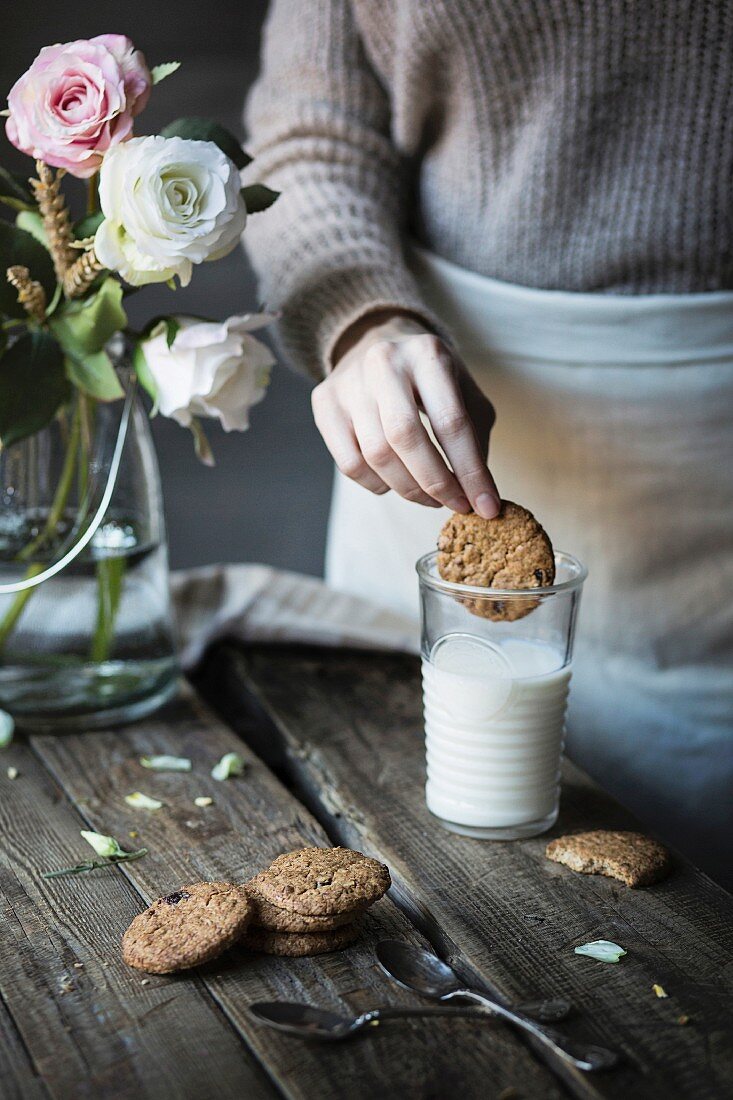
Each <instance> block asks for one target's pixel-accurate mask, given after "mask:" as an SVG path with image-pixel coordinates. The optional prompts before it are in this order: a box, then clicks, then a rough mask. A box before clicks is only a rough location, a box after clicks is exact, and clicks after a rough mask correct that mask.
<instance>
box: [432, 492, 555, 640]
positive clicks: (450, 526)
mask: <svg viewBox="0 0 733 1100" xmlns="http://www.w3.org/2000/svg"><path fill="white" fill-rule="evenodd" d="M438 551H439V553H438V572H439V573H440V576H441V577H442V578H443V580H446V581H451V582H452V583H454V584H471V585H475V586H477V587H479V588H505V589H520V588H522V589H526V588H544V587H546V586H548V585H551V584H552V583H553V582H554V580H555V556H554V553H553V550H552V543H551V542H550V539H549V538H548V536H547V534H546V533H545V531H544V530H543V529H542V527H541V526H540V524H539V523H538V522H537V520H536V519H535V518H534V516H533V515H532V513H531V512H528V511H527V509H526V508H522V507H520V505H518V504H514V503H513V502H512V501H511V500H504V501H502V505H501V512H500V513H499V515H498V516H496V517H495V518H494V519H482V518H481V516H477V515H476V514H475V513H471V514H470V515H467V516H464V515H461V514H460V513H459V512H456V513H455V514H454V515H452V516H451V517H450V518H449V519H448V520H446V522H445V524H444V525H443V529H442V531H441V532H440V537H439V539H438ZM461 602H462V603H464V604H465V605H466V607H468V609H469V611H471V612H472V613H473V614H474V615H480V616H481V617H482V618H485V619H493V620H494V621H508V622H511V621H513V620H515V619H521V618H523V617H524V616H525V615H528V614H529V612H530V611H531V610H532V609H533V608H534V607H536V606H537V601H536V600H512V599H508V600H507V599H505V600H502V599H479V598H477V599H470V598H468V599H462V601H461Z"/></svg>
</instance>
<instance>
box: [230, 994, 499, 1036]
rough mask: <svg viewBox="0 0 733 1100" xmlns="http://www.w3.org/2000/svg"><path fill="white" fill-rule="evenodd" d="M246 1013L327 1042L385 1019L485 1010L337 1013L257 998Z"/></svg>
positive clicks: (386, 1009)
mask: <svg viewBox="0 0 733 1100" xmlns="http://www.w3.org/2000/svg"><path fill="white" fill-rule="evenodd" d="M249 1013H250V1015H251V1016H254V1018H255V1019H256V1020H258V1021H259V1022H260V1023H263V1024H268V1025H269V1026H270V1027H274V1028H277V1030H278V1031H284V1032H286V1034H288V1035H296V1036H297V1037H298V1038H299V1039H326V1040H329V1041H331V1042H333V1041H335V1040H339V1039H348V1038H349V1037H350V1036H351V1035H355V1034H356V1032H358V1031H361V1030H362V1028H366V1027H377V1026H378V1025H379V1024H381V1023H383V1022H384V1021H385V1020H397V1019H405V1018H407V1017H411V1016H473V1018H474V1019H480V1018H481V1017H483V1018H484V1019H486V1018H487V1017H488V1013H487V1012H485V1011H484V1010H483V1009H481V1008H475V1007H469V1006H468V1005H466V1006H465V1007H460V1006H459V1005H445V1006H440V1005H431V1006H429V1007H428V1006H426V1005H417V1006H413V1007H411V1008H402V1007H399V1006H391V1005H385V1006H384V1007H383V1008H372V1009H370V1010H369V1011H368V1012H362V1013H361V1014H360V1015H359V1016H341V1015H340V1014H339V1013H338V1012H330V1011H329V1010H328V1009H325V1008H316V1007H315V1006H314V1005H306V1004H298V1003H297V1002H296V1001H258V1002H257V1003H256V1004H252V1005H250V1006H249Z"/></svg>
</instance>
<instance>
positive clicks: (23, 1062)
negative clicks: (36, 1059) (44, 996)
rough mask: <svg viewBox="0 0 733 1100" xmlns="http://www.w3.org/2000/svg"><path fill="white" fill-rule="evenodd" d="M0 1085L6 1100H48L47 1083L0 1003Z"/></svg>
mask: <svg viewBox="0 0 733 1100" xmlns="http://www.w3.org/2000/svg"><path fill="white" fill-rule="evenodd" d="M0 1082H1V1083H2V1084H1V1088H2V1093H1V1095H2V1097H3V1100H45V1098H46V1097H48V1092H47V1091H46V1089H45V1087H44V1085H43V1082H42V1081H41V1079H40V1077H38V1075H37V1074H36V1071H35V1067H34V1065H33V1062H32V1060H31V1058H30V1056H29V1054H28V1052H27V1050H26V1049H25V1047H24V1046H23V1041H22V1039H21V1037H20V1035H19V1034H18V1031H17V1029H16V1027H15V1024H14V1023H13V1019H12V1017H11V1015H10V1013H9V1012H8V1010H7V1008H6V1007H5V1005H4V1004H2V1003H0Z"/></svg>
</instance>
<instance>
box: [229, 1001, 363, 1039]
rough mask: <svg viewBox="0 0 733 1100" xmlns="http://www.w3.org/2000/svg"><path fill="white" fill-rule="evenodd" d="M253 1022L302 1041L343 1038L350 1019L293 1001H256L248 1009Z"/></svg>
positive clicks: (350, 1023) (350, 1025)
mask: <svg viewBox="0 0 733 1100" xmlns="http://www.w3.org/2000/svg"><path fill="white" fill-rule="evenodd" d="M249 1013H250V1015H251V1016H254V1018H255V1019H256V1020H258V1021H259V1022H260V1023H263V1024H269V1026H270V1027H274V1028H277V1030H278V1031H284V1032H286V1033H287V1034H288V1035H297V1036H298V1038H301V1039H344V1038H345V1037H346V1036H347V1035H348V1034H349V1033H350V1031H351V1027H352V1024H353V1020H350V1019H349V1017H348V1016H340V1015H339V1014H338V1012H330V1011H329V1010H328V1009H326V1008H316V1007H315V1006H314V1005H306V1004H297V1003H296V1002H295V1001H258V1002H257V1003H256V1004H253V1005H250V1006H249Z"/></svg>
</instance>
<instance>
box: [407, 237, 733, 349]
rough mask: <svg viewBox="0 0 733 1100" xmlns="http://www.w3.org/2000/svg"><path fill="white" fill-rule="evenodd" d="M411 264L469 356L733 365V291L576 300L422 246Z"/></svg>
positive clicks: (429, 301) (411, 255) (595, 296)
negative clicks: (488, 354)
mask: <svg viewBox="0 0 733 1100" xmlns="http://www.w3.org/2000/svg"><path fill="white" fill-rule="evenodd" d="M408 262H409V264H410V268H411V270H412V272H413V274H414V275H415V277H416V279H417V281H418V283H419V285H420V288H421V290H422V293H423V296H424V297H425V299H426V302H427V304H428V305H429V306H430V307H431V308H433V309H434V310H435V312H436V313H438V314H439V316H440V317H441V318H442V319H443V320H444V321H445V324H446V326H447V327H448V328H449V329H454V330H455V331H458V332H460V333H461V334H462V339H461V350H462V351H463V353H464V354H465V355H470V354H471V352H472V351H475V352H478V353H482V354H483V355H484V356H485V355H486V352H487V351H492V352H496V353H497V354H499V355H502V356H509V357H511V356H519V357H521V358H523V359H534V360H538V361H546V362H548V363H562V364H566V365H567V364H579V365H585V366H590V365H593V366H599V365H607V366H627V365H630V364H633V365H636V366H645V365H648V366H655V365H661V364H663V365H675V364H676V365H684V364H695V363H710V362H716V361H717V362H721V361H725V360H729V361H730V360H733V291H727V290H726V291H715V292H713V293H709V294H642V295H632V294H629V295H625V294H574V293H568V292H566V291H562V290H537V289H535V288H533V287H523V286H516V285H514V284H512V283H504V282H500V281H499V280H498V279H490V278H488V277H487V276H485V275H479V274H477V273H476V272H473V271H468V270H466V269H465V268H462V267H459V266H458V265H457V264H453V263H451V262H450V261H449V260H444V259H442V257H440V256H436V255H435V254H434V253H432V252H428V251H426V250H425V249H422V248H417V247H414V248H412V249H411V250H410V252H409V253H408Z"/></svg>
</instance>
